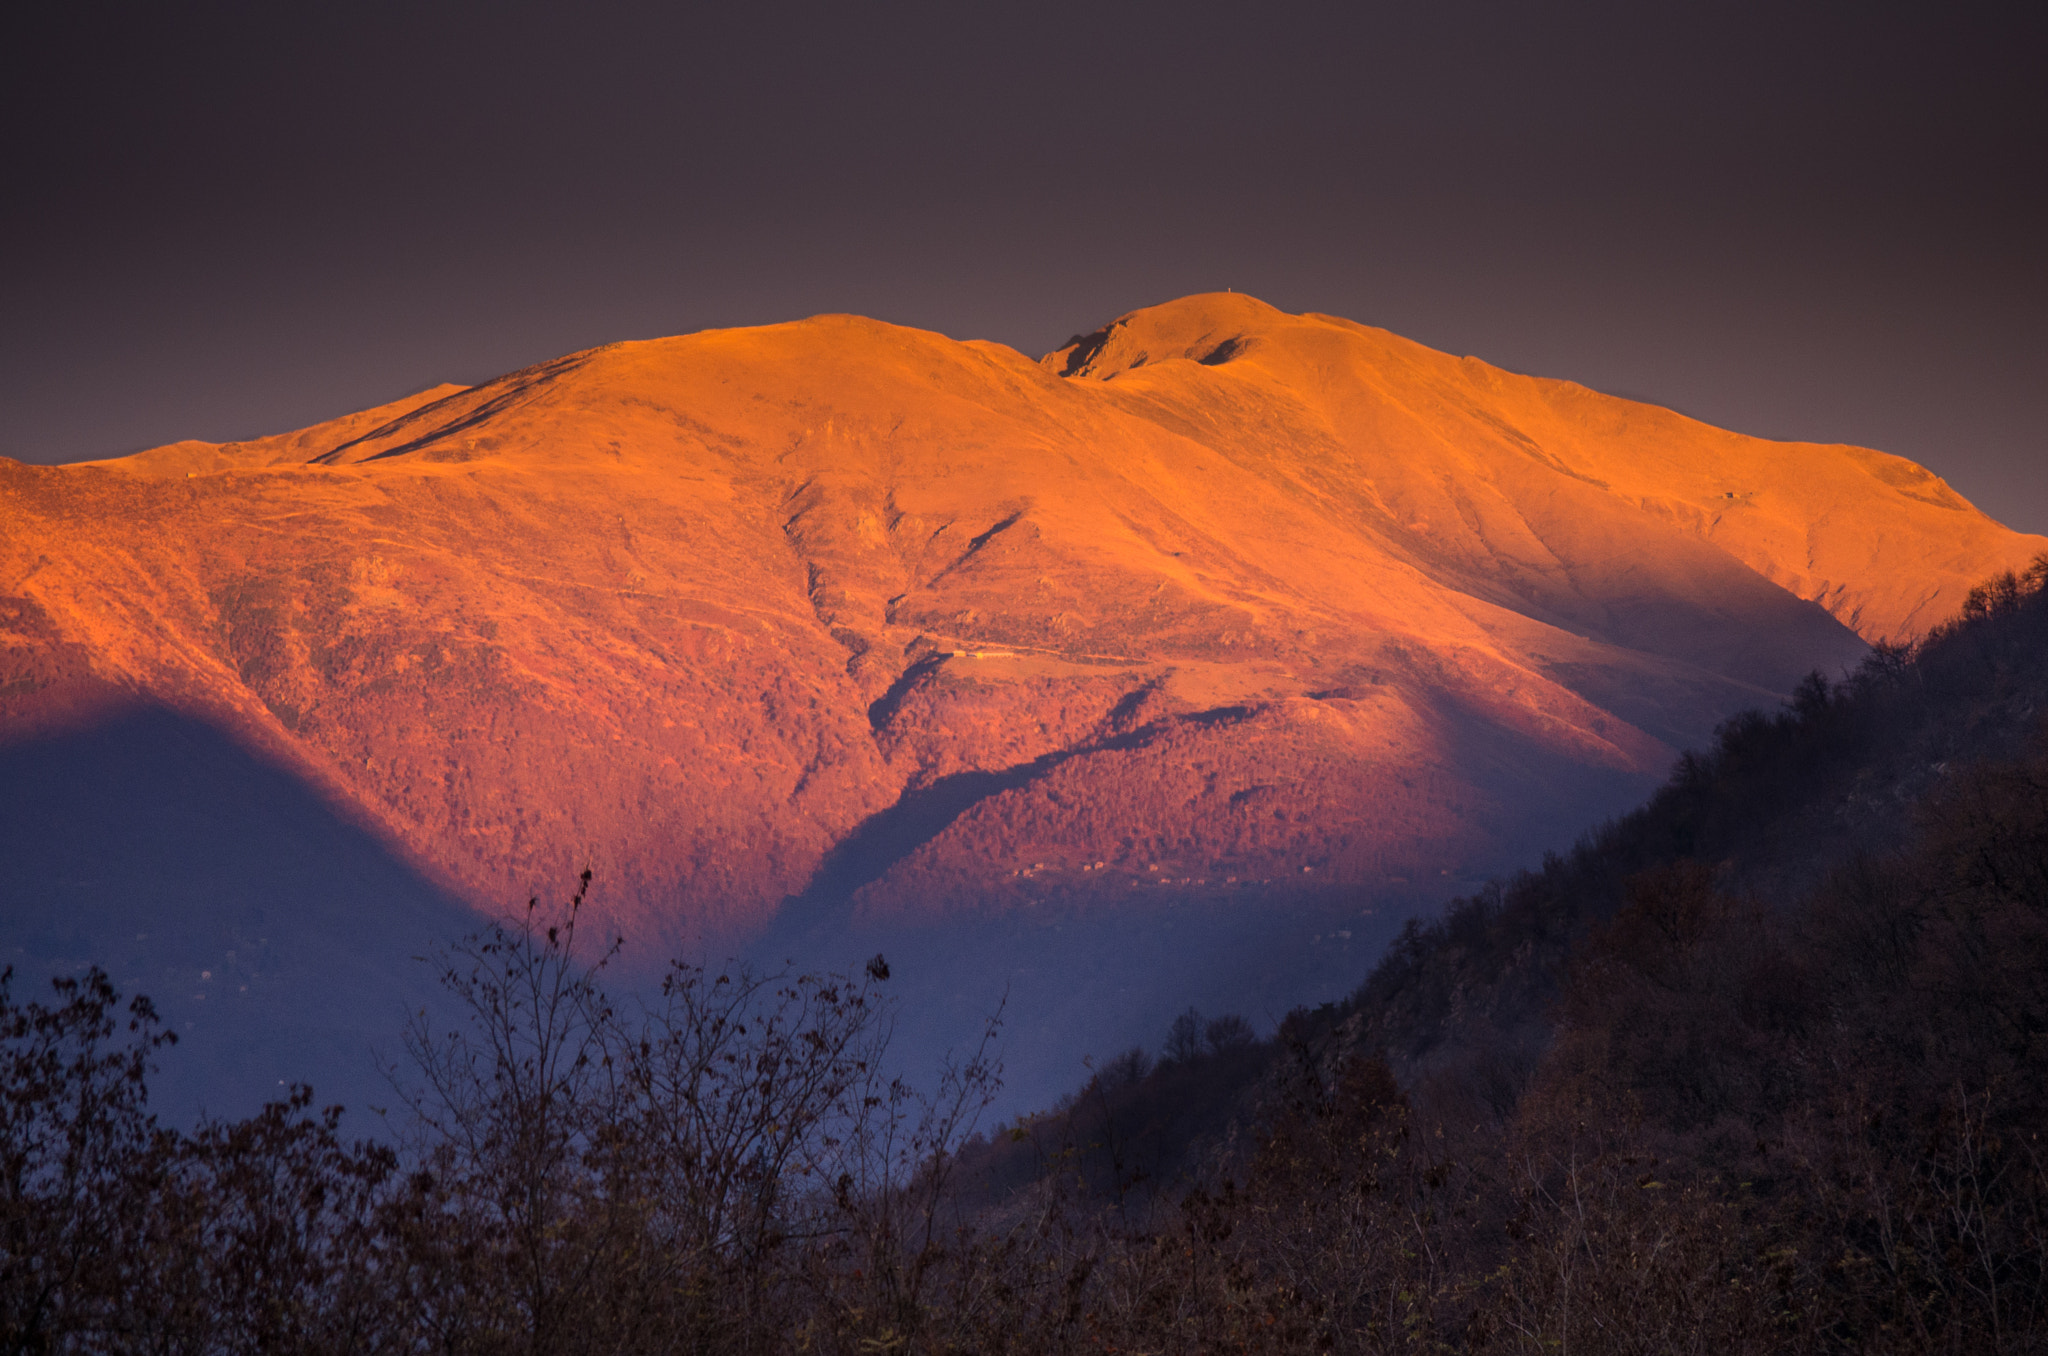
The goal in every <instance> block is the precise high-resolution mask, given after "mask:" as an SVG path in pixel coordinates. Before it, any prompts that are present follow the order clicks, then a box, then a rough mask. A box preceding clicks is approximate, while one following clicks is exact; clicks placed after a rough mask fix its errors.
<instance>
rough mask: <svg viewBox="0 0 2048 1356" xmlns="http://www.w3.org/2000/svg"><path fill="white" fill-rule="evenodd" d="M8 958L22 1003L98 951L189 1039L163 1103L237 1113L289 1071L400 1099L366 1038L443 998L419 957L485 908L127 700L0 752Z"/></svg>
mask: <svg viewBox="0 0 2048 1356" xmlns="http://www.w3.org/2000/svg"><path fill="white" fill-rule="evenodd" d="M0 863H4V866H0V963H4V964H8V965H12V966H13V967H14V970H15V979H14V987H15V993H16V995H17V997H21V998H46V997H47V995H48V990H47V987H46V983H45V981H46V980H47V978H48V977H49V976H51V975H53V974H59V973H76V972H78V971H80V970H82V969H83V968H84V967H86V966H87V965H91V964H98V965H100V966H102V967H104V968H105V969H106V970H107V971H108V973H109V974H110V975H111V976H112V978H113V980H114V982H115V983H116V984H117V985H118V986H119V988H120V989H121V991H122V992H123V994H135V993H145V994H148V995H149V996H150V997H151V998H152V999H154V1000H155V1001H156V1003H157V1006H158V1009H159V1011H160V1012H162V1014H163V1015H164V1017H165V1019H166V1022H167V1024H168V1025H169V1026H170V1028H171V1029H173V1030H175V1031H176V1032H177V1033H178V1035H179V1038H180V1039H179V1044H178V1045H177V1046H176V1047H175V1048H174V1049H172V1050H171V1051H169V1052H168V1053H167V1055H166V1057H165V1059H164V1064H163V1072H162V1075H161V1077H160V1078H159V1079H158V1080H157V1081H156V1083H155V1085H154V1086H155V1089H156V1096H155V1102H156V1106H157V1109H158V1111H159V1113H160V1114H162V1115H165V1116H166V1117H168V1118H169V1119H171V1120H173V1121H177V1122H181V1123H189V1122H190V1121H191V1120H192V1119H193V1118H194V1117H195V1116H196V1115H197V1114H198V1113H199V1112H200V1111H201V1110H202V1109H203V1110H205V1111H208V1112H212V1113H215V1114H220V1115H229V1116H239V1115H245V1114H248V1113H249V1112H251V1111H253V1110H254V1109H255V1108H256V1107H257V1106H258V1105H260V1103H261V1102H262V1101H263V1100H265V1099H266V1098H269V1097H274V1096H278V1095H281V1094H282V1093H283V1092H284V1090H285V1086H286V1085H287V1084H290V1083H292V1082H309V1083H311V1084H312V1085H313V1087H314V1091H315V1094H316V1096H317V1097H318V1100H319V1102H320V1104H322V1105H326V1104H329V1103H334V1102H340V1103H343V1104H345V1105H347V1106H348V1107H350V1109H351V1112H352V1114H351V1116H350V1118H349V1122H348V1123H349V1124H350V1125H352V1126H354V1127H355V1129H356V1130H358V1131H370V1130H372V1129H374V1125H373V1124H372V1123H371V1118H370V1117H369V1116H368V1115H367V1114H366V1113H367V1108H368V1107H369V1106H371V1105H377V1104H386V1103H388V1102H390V1100H391V1091H390V1088H389V1085H388V1084H387V1083H386V1082H385V1081H384V1079H383V1077H382V1075H381V1074H380V1073H379V1072H378V1068H377V1064H376V1058H375V1056H373V1053H372V1052H373V1050H375V1051H376V1052H378V1053H379V1054H381V1055H382V1056H383V1057H385V1058H387V1059H388V1058H390V1057H392V1056H394V1055H396V1054H397V1047H398V1034H399V1032H400V1030H401V1027H402V1024H403V1022H404V1020H405V1014H406V1013H407V1012H408V1011H409V1010H410V1011H418V1010H419V1009H420V1008H421V1006H422V1005H423V1004H425V1005H428V1006H430V1007H431V1006H433V1005H435V1004H437V1002H438V993H437V990H436V989H435V986H434V985H433V982H432V976H431V974H430V972H429V971H428V968H427V967H426V966H425V965H423V964H421V963H420V961H419V960H418V959H417V958H418V957H420V956H422V955H423V954H424V953H426V952H427V951H429V950H430V949H432V948H433V947H434V946H435V945H436V944H438V943H440V942H442V941H445V940H448V939H451V938H454V937H457V936H460V935H461V934H462V933H463V932H465V931H468V930H470V929H472V928H474V926H475V924H476V919H475V915H474V914H472V913H471V912H470V911H468V910H467V909H466V908H464V907H463V906H462V905H461V904H460V903H458V902H457V901H456V900H454V899H453V898H451V897H449V896H448V895H447V894H445V893H444V892H442V891H441V890H439V889H438V888H436V887H435V886H434V885H432V884H431V883H429V882H428V881H426V880H425V879H423V878H422V877H421V876H419V875H418V874H417V873H416V872H415V871H413V870H412V868H410V867H409V866H408V865H407V864H406V863H405V862H404V861H403V860H402V859H401V858H399V857H398V856H397V855H396V854H395V853H394V852H393V851H392V850H391V849H390V848H388V847H387V846H386V845H385V844H383V843H382V842H380V841H379V840H378V839H377V837H376V836H375V835H374V834H372V833H369V832H367V831H365V830H364V829H363V828H361V827H359V826H357V825H355V824H352V823H350V822H348V821H347V820H346V819H344V818H342V817H341V816H339V815H338V814H336V813H335V811H334V809H333V808H332V807H331V806H330V805H329V804H328V802H327V801H326V800H325V799H324V798H323V797H322V796H321V795H320V794H319V793H318V792H317V791H315V790H314V789H312V788H311V787H309V786H307V785H306V784H305V783H304V782H303V781H301V780H300V779H299V778H297V777H296V776H294V775H293V774H292V773H290V772H289V771H286V770H285V769H282V768H280V767H278V766H277V765H276V764H274V763H273V762H271V761H270V760H268V759H267V758H265V757H263V756H261V755H259V754H257V753H254V752H252V751H251V750H250V749H248V748H247V747H246V746H244V745H243V744H241V743H240V742H239V741H237V740H236V739H235V738H233V737H232V736H230V735H229V734H227V733H226V732H224V731H222V730H221V729H219V728H217V727H215V726H213V725H211V724H208V723H206V722H204V721H200V720H195V719H192V718H190V717H186V716H182V715H178V714H176V713H174V712H171V711H167V710H164V709H161V708H157V707H144V708H140V709H130V710H128V711H126V712H123V713H121V714H118V715H114V716H112V717H109V718H107V719H104V720H102V721H101V722H99V723H97V724H95V725H93V726H91V727H89V728H85V729H82V730H77V731H74V732H70V733H66V734H62V735H56V736H50V737H43V738H37V739H32V740H27V741H23V742H20V743H15V744H11V745H7V746H4V747H0Z"/></svg>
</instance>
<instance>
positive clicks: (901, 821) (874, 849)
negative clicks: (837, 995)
mask: <svg viewBox="0 0 2048 1356" xmlns="http://www.w3.org/2000/svg"><path fill="white" fill-rule="evenodd" d="M1251 714H1252V712H1251V709H1250V708H1249V707H1243V706H1227V707H1218V708H1217V709H1215V710H1211V711H1198V712H1195V713H1193V714H1190V715H1183V716H1176V717H1173V718H1172V719H1171V720H1170V721H1153V722H1151V723H1149V724H1146V725H1142V726H1140V727H1139V728H1137V729H1135V730H1130V731H1127V732H1125V733H1123V734H1116V735H1107V736H1104V737H1102V738H1100V739H1094V740H1090V741H1088V742H1086V743H1082V744H1076V745H1073V746H1072V747H1069V748H1064V749H1055V750H1053V751H1052V752H1051V753H1044V754H1040V755H1039V756H1038V757H1036V758H1033V759H1032V760H1030V761H1029V762H1026V763H1017V764H1015V765H1013V766H1011V767H1006V768H1003V769H1002V770H1000V771H997V772H984V771H975V772H955V773H952V774H951V775H949V776H945V777H940V778H939V779H937V780H936V781H934V782H932V783H930V784H929V785H927V786H922V787H918V788H915V789H913V790H909V791H906V792H904V793H903V794H902V795H901V796H900V797H898V798H897V800H896V803H895V804H894V805H891V806H890V807H889V808H888V809H886V810H878V811H876V812H875V813H874V814H872V815H869V816H868V817H867V818H866V819H864V820H862V821H861V822H860V823H859V824H858V825H856V826H855V827H854V830H853V832H851V833H849V834H847V835H846V837H845V838H842V839H841V840H840V841H839V842H838V843H836V844H834V845H833V847H832V849H831V850H830V851H829V852H827V853H826V854H825V857H824V860H823V861H821V862H820V863H819V864H818V869H817V870H816V871H815V872H813V873H812V874H811V879H810V882H809V883H808V884H807V885H805V887H804V890H803V893H802V894H796V895H790V896H789V897H788V898H786V899H784V900H783V901H782V910H781V913H780V915H779V916H778V918H777V920H776V927H775V929H774V932H773V934H772V936H773V937H775V938H780V939H785V940H790V939H794V938H797V937H802V936H804V935H806V934H809V933H812V932H816V931H818V930H819V929H827V930H836V929H841V928H843V927H844V926H845V925H846V924H847V922H848V921H849V919H848V913H849V911H850V909H851V908H852V904H853V896H854V895H855V894H856V893H858V892H859V891H860V889H861V888H862V887H863V886H867V885H872V884H873V883H874V882H876V881H878V880H880V879H881V878H882V877H883V876H885V875H887V874H888V873H889V868H891V867H893V866H895V865H896V863H898V862H900V861H902V860H904V859H905V858H906V857H908V856H910V855H911V854H912V853H913V852H916V851H917V850H918V849H919V848H921V847H923V846H924V845H925V844H926V843H929V842H931V841H932V840H933V839H934V838H937V837H938V836H939V835H940V834H942V833H944V832H945V831H946V830H947V829H948V828H950V827H951V826H952V824H953V821H955V820H957V819H958V818H960V816H962V815H964V814H966V813H967V812H968V811H969V810H972V809H973V808H974V807H975V806H976V805H978V804H980V803H981V802H982V801H984V800H987V799H988V798H989V797H990V796H995V795H1000V794H1001V793H1002V792H1005V791H1014V790H1018V789H1021V788H1023V787H1026V786H1029V785H1031V783H1033V782H1035V781H1037V780H1038V779H1039V778H1041V777H1043V776H1046V775H1047V774H1048V773H1050V772H1052V771H1053V770H1054V769H1056V768H1058V767H1059V766H1060V765H1061V764H1062V763H1066V762H1068V761H1070V760H1072V759H1075V758H1080V757H1083V756H1085V755H1088V754H1093V753H1112V752H1116V751H1119V750H1124V749H1135V748H1142V747H1143V746H1144V745H1146V744H1149V743H1150V742H1152V740H1154V739H1156V738H1158V737H1159V736H1160V734H1161V733H1162V732H1163V731H1164V730H1165V728H1166V726H1167V725H1169V724H1177V725H1187V726H1210V725H1218V724H1229V723H1232V722H1235V721H1240V720H1244V719H1246V718H1247V717H1249V716H1250V715H1251Z"/></svg>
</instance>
